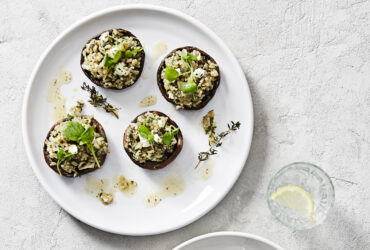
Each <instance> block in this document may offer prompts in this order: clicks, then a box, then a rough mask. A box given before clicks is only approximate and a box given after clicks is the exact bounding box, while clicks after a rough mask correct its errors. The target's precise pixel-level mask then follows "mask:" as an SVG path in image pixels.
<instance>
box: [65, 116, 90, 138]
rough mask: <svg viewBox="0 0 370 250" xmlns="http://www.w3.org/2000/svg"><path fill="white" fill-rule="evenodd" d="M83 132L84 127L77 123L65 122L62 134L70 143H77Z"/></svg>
mask: <svg viewBox="0 0 370 250" xmlns="http://www.w3.org/2000/svg"><path fill="white" fill-rule="evenodd" d="M84 131H85V128H84V126H82V125H81V123H79V122H72V121H69V122H66V123H65V127H64V129H63V134H64V136H65V137H67V139H68V140H71V141H79V140H80V137H81V135H82V133H83V132H84Z"/></svg>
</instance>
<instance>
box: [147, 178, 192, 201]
mask: <svg viewBox="0 0 370 250" xmlns="http://www.w3.org/2000/svg"><path fill="white" fill-rule="evenodd" d="M184 190H185V181H184V179H183V178H182V177H181V176H179V175H169V176H167V177H166V178H165V179H164V180H163V182H162V183H161V184H160V186H159V188H158V190H157V191H156V192H154V193H152V194H150V195H149V196H148V197H147V198H146V204H147V205H148V206H149V207H155V206H157V205H158V204H159V203H160V202H161V201H163V200H164V199H165V198H167V197H170V196H177V195H179V194H181V193H182V192H184Z"/></svg>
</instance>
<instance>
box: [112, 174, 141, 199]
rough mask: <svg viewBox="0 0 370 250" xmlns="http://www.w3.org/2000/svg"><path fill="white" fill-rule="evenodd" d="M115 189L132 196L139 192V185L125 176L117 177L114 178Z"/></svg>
mask: <svg viewBox="0 0 370 250" xmlns="http://www.w3.org/2000/svg"><path fill="white" fill-rule="evenodd" d="M113 187H114V188H115V189H118V190H121V191H122V193H124V194H125V195H128V196H132V195H134V194H135V192H136V190H137V183H136V181H134V180H129V179H127V178H126V177H125V176H123V175H116V176H114V177H113Z"/></svg>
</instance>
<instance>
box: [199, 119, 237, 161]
mask: <svg viewBox="0 0 370 250" xmlns="http://www.w3.org/2000/svg"><path fill="white" fill-rule="evenodd" d="M240 125H241V123H240V122H233V121H231V122H230V123H228V124H227V127H228V130H226V131H223V132H221V133H219V134H218V135H216V136H215V140H214V142H213V143H209V149H208V151H204V152H199V153H198V163H197V165H196V166H195V168H197V167H198V166H199V164H200V162H201V161H206V160H208V159H209V157H210V156H211V155H215V154H217V150H216V149H215V148H217V147H220V146H221V145H222V139H223V138H224V137H225V136H227V135H228V134H230V133H231V132H232V131H236V130H238V129H239V128H240Z"/></svg>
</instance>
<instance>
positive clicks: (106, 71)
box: [80, 29, 145, 89]
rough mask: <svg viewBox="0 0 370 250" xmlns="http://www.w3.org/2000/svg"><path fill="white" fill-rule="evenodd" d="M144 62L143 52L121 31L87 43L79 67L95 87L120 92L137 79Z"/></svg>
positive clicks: (135, 42)
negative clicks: (119, 90)
mask: <svg viewBox="0 0 370 250" xmlns="http://www.w3.org/2000/svg"><path fill="white" fill-rule="evenodd" d="M144 60H145V53H144V49H143V46H142V45H141V43H140V41H139V39H138V38H137V37H136V36H134V35H133V34H132V33H131V32H129V31H127V30H124V29H111V30H107V31H104V32H103V33H101V34H99V35H97V36H95V37H93V38H92V39H90V40H89V41H88V42H87V44H86V45H85V47H84V48H83V49H82V53H81V62H80V63H81V68H82V71H83V72H84V73H85V75H86V76H87V77H88V78H89V79H90V80H91V81H92V82H93V83H95V84H96V85H98V86H100V87H103V88H111V89H124V88H127V87H130V86H131V85H133V84H134V83H135V82H136V81H137V80H138V79H139V77H140V75H141V72H142V70H143V67H144Z"/></svg>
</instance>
